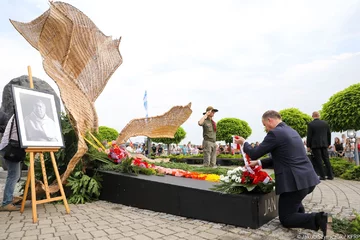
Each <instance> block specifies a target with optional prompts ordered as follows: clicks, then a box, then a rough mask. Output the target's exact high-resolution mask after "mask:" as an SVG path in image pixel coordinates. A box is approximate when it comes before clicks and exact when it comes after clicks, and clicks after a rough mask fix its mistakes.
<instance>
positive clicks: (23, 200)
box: [20, 169, 31, 213]
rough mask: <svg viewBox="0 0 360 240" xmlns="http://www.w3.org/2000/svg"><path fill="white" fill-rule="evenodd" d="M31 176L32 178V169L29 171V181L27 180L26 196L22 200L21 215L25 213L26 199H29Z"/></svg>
mask: <svg viewBox="0 0 360 240" xmlns="http://www.w3.org/2000/svg"><path fill="white" fill-rule="evenodd" d="M30 176H31V171H30V169H29V171H28V175H27V179H26V184H25V189H24V195H23V199H22V202H21V208H20V212H21V213H23V212H24V209H25V202H26V197H27V195H28V193H29V186H30Z"/></svg>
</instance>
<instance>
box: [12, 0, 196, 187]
mask: <svg viewBox="0 0 360 240" xmlns="http://www.w3.org/2000/svg"><path fill="white" fill-rule="evenodd" d="M10 21H11V23H12V24H13V26H14V27H15V28H16V29H17V30H18V31H19V33H20V34H21V35H22V36H23V37H24V38H25V39H26V40H27V41H28V42H29V43H30V44H31V45H32V46H33V47H34V48H35V49H37V50H38V51H39V52H40V54H41V56H42V57H43V66H44V69H45V72H46V73H47V74H48V75H49V76H50V77H51V78H52V79H53V80H54V81H55V82H56V84H57V85H58V87H59V90H60V94H61V99H62V101H63V103H64V106H65V108H66V111H67V113H68V116H69V117H70V120H71V123H72V125H73V127H74V128H75V131H76V133H77V136H78V138H79V142H78V150H77V152H76V154H75V155H74V156H73V157H72V159H71V160H70V163H69V165H68V166H67V169H66V171H65V173H64V174H63V175H62V176H61V180H62V182H64V181H65V180H66V179H67V178H68V176H69V175H70V174H71V172H72V171H73V170H74V168H75V166H76V164H77V163H78V162H79V160H80V159H81V157H82V156H83V155H84V154H85V153H86V151H87V145H86V143H85V141H84V138H83V136H84V135H85V133H86V132H87V131H92V130H96V129H97V127H98V118H97V114H96V110H95V107H94V102H95V100H96V99H97V97H98V96H99V95H100V93H101V92H102V90H103V89H104V87H105V86H106V83H107V81H108V80H109V78H110V76H111V75H112V74H113V73H114V71H115V70H116V69H117V68H118V67H119V66H120V65H121V63H122V57H121V54H120V52H119V44H120V39H118V40H112V39H111V37H108V36H105V35H104V34H103V33H102V32H101V31H100V30H99V29H98V28H97V27H96V26H95V24H94V23H93V22H92V21H91V20H90V19H89V18H88V17H87V16H86V15H85V14H83V13H82V12H81V11H79V10H78V9H76V8H75V7H73V6H71V5H69V4H66V3H63V2H50V9H49V10H48V11H46V12H45V13H43V14H42V15H41V16H40V17H38V18H36V19H35V20H33V21H31V22H29V23H21V22H16V21H12V20H10ZM190 106H191V104H188V105H187V106H185V107H182V106H177V107H174V108H172V109H171V110H170V111H169V112H167V113H165V114H164V115H162V116H157V117H153V118H149V119H147V120H145V119H135V120H132V121H131V122H130V123H129V124H128V125H127V126H126V127H125V128H124V130H123V131H122V132H121V133H120V135H119V138H118V142H123V141H124V140H125V139H128V138H130V137H132V136H139V135H141V136H149V137H173V136H174V134H175V132H176V129H177V128H178V127H179V126H180V125H181V124H182V123H183V122H185V121H186V119H188V118H189V116H190V114H191V112H192V111H191V109H190ZM58 190H59V188H58V185H57V183H56V182H54V183H52V184H51V186H50V192H57V191H58Z"/></svg>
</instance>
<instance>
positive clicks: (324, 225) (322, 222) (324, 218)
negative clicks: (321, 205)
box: [315, 212, 332, 239]
mask: <svg viewBox="0 0 360 240" xmlns="http://www.w3.org/2000/svg"><path fill="white" fill-rule="evenodd" d="M315 219H316V222H317V225H318V227H319V229H320V230H321V231H322V232H323V239H326V233H327V229H328V223H331V222H332V217H331V216H329V215H328V214H327V213H324V212H319V213H317V214H316V215H315Z"/></svg>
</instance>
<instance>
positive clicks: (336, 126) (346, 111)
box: [321, 83, 360, 132]
mask: <svg viewBox="0 0 360 240" xmlns="http://www.w3.org/2000/svg"><path fill="white" fill-rule="evenodd" d="M359 109H360V84H359V83H357V84H354V85H351V86H349V87H348V88H346V89H344V90H342V91H340V92H338V93H335V94H334V95H333V96H332V97H331V98H330V99H329V101H328V102H326V103H325V104H324V105H323V108H322V111H321V116H322V119H323V120H326V121H327V122H328V124H329V125H330V128H331V130H332V131H334V132H342V131H346V130H348V129H355V130H359V127H360V114H359Z"/></svg>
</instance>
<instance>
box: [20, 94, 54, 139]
mask: <svg viewBox="0 0 360 240" xmlns="http://www.w3.org/2000/svg"><path fill="white" fill-rule="evenodd" d="M24 122H25V131H26V139H27V140H28V141H47V142H49V141H50V142H54V141H58V139H57V137H56V132H55V131H56V129H57V127H56V125H55V122H54V120H52V119H51V118H49V117H48V116H47V115H46V106H45V104H44V103H43V102H42V101H41V100H40V99H39V100H37V101H36V103H35V105H34V107H33V111H32V112H31V113H30V114H29V115H28V116H26V117H25V119H24Z"/></svg>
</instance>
